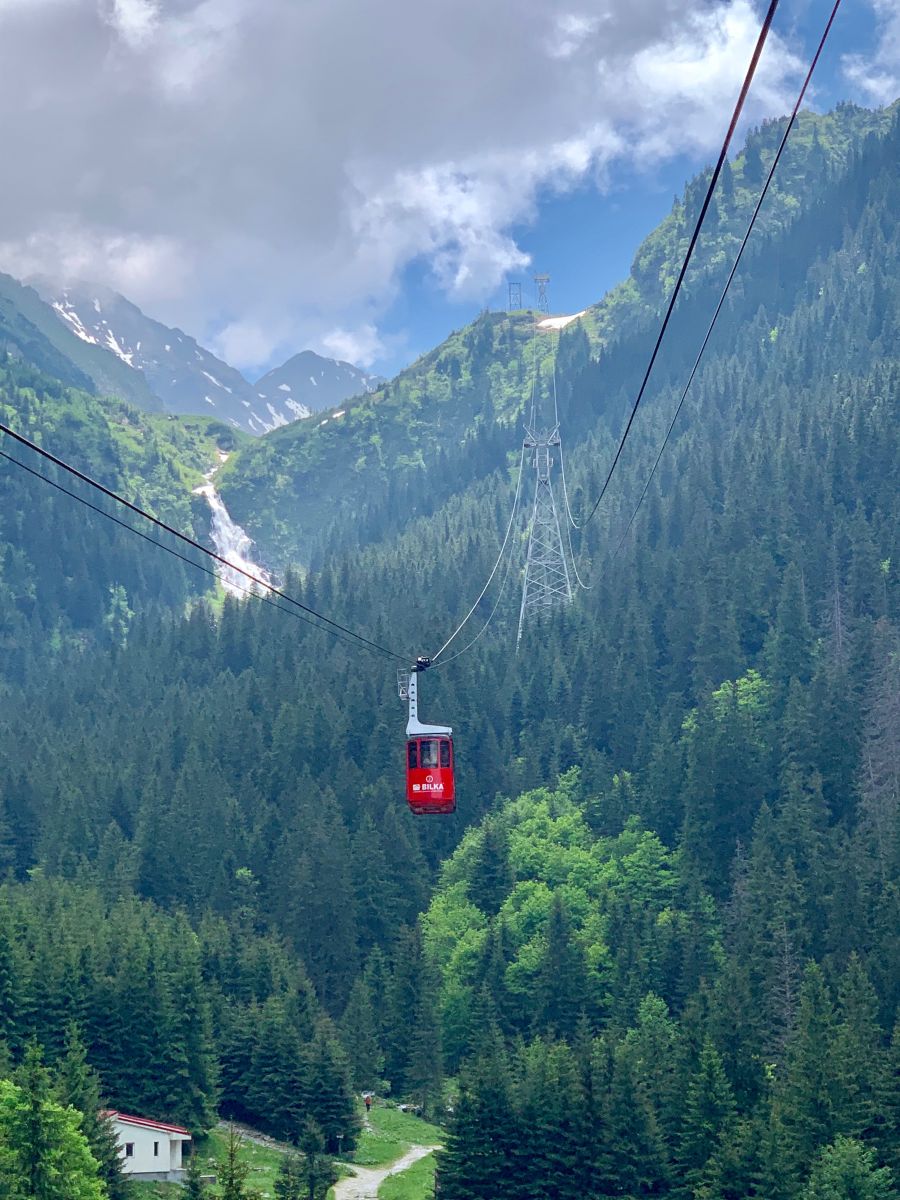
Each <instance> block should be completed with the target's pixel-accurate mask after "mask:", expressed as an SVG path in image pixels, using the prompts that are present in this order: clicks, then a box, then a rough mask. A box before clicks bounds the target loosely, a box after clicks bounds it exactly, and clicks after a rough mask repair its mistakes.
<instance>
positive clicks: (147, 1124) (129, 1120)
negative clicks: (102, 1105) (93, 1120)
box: [101, 1109, 191, 1138]
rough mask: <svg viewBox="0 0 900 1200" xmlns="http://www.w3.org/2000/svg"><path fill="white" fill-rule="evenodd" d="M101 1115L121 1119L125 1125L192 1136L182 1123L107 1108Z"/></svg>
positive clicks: (187, 1136) (116, 1119)
mask: <svg viewBox="0 0 900 1200" xmlns="http://www.w3.org/2000/svg"><path fill="white" fill-rule="evenodd" d="M101 1115H102V1116H104V1117H112V1118H113V1120H115V1121H121V1122H122V1123H123V1124H125V1125H139V1126H140V1127H141V1128H142V1129H161V1130H162V1132H163V1133H180V1134H182V1135H183V1136H184V1137H186V1138H189V1137H190V1136H191V1135H190V1133H189V1132H188V1130H187V1129H182V1127H181V1126H180V1125H169V1124H167V1123H166V1122H165V1121H151V1120H150V1119H149V1118H148V1117H130V1116H129V1115H128V1113H123V1112H116V1111H115V1109H107V1110H106V1111H105V1112H104V1113H102V1114H101Z"/></svg>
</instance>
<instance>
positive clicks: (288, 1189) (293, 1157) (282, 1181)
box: [275, 1154, 309, 1200]
mask: <svg viewBox="0 0 900 1200" xmlns="http://www.w3.org/2000/svg"><path fill="white" fill-rule="evenodd" d="M308 1186H309V1185H308V1181H307V1173H306V1171H305V1169H304V1166H303V1162H302V1160H301V1159H300V1156H299V1155H297V1154H286V1155H285V1156H284V1158H282V1160H281V1162H280V1164H279V1166H278V1174H277V1176H276V1177H275V1196H276V1200H306V1197H307V1192H308Z"/></svg>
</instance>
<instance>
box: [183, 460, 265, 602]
mask: <svg viewBox="0 0 900 1200" xmlns="http://www.w3.org/2000/svg"><path fill="white" fill-rule="evenodd" d="M227 458H228V455H227V454H225V453H224V452H223V451H221V450H220V451H219V463H218V465H217V466H215V467H213V469H212V470H211V471H208V472H207V473H206V474H205V475H204V476H203V478H204V479H205V480H206V483H204V484H203V485H202V486H201V487H197V488H194V495H195V496H203V498H204V499H205V500H206V502H207V504H208V505H209V508H210V512H211V513H212V520H211V522H210V528H209V534H210V537H211V538H212V543H213V545H214V546H215V548H216V553H217V554H220V555H221V556H222V558H227V559H228V561H229V562H231V563H234V565H235V566H236V567H240V568H241V569H242V570H244V571H249V572H250V574H251V575H255V576H256V577H257V579H261V580H263V582H264V583H271V582H272V576H271V575H270V574H269V572H268V571H267V570H266V569H265V567H261V566H260V565H259V563H256V562H254V561H253V559H252V558H251V557H250V552H251V550H252V549H253V541H252V539H251V538H250V537H249V536H248V535H247V533H246V531H245V530H244V529H242V528H241V526H240V525H238V524H237V523H236V522H235V521H233V520H232V519H231V515H230V513H229V512H228V509H227V508H226V507H225V504H224V503H223V501H222V497H221V496H220V495H219V493H218V492H217V491H216V488H215V484H214V483H213V478H214V476H215V474H216V472H217V471H218V469H219V466H221V465H222V463H224V462H225V461H226V460H227ZM216 570H217V572H218V575H219V578H220V579H221V581H222V586H223V587H224V588H225V590H226V592H230V593H231V595H232V596H246V595H247V594H248V589H250V588H252V587H253V584H252V583H251V581H250V580H249V579H247V578H246V576H244V575H241V574H240V573H239V572H238V571H229V569H228V568H227V567H223V566H222V565H221V564H219V566H218V567H217V568H216Z"/></svg>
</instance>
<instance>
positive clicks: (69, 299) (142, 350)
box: [30, 277, 380, 434]
mask: <svg viewBox="0 0 900 1200" xmlns="http://www.w3.org/2000/svg"><path fill="white" fill-rule="evenodd" d="M30 283H31V286H32V287H33V288H34V290H35V291H36V292H37V293H38V294H39V295H40V296H41V297H42V299H43V300H44V301H45V302H46V304H47V305H48V306H49V307H50V308H51V309H52V310H53V312H54V313H55V314H56V317H57V318H58V319H59V321H60V322H61V323H62V325H63V326H65V328H66V329H67V330H68V331H69V333H70V334H74V335H75V337H76V338H77V339H78V341H79V342H81V343H84V344H85V345H87V346H90V347H92V351H91V353H92V354H93V355H94V356H95V357H97V358H99V359H101V360H105V361H107V362H109V360H108V359H106V356H105V354H100V351H104V352H108V353H109V354H111V355H113V356H114V357H115V358H116V359H118V360H119V363H120V364H124V366H125V367H127V368H130V370H131V371H133V372H134V376H133V378H134V380H135V384H136V385H137V383H138V381H140V385H141V387H142V388H144V391H145V392H146V393H147V395H148V396H149V394H150V393H152V394H153V396H154V397H156V398H158V400H159V406H160V407H162V408H163V409H164V410H165V411H166V412H170V413H178V414H184V415H194V414H202V415H215V416H216V417H218V418H219V419H220V420H223V421H227V422H228V423H229V424H230V425H233V426H234V427H235V428H236V429H243V430H246V431H247V432H248V433H254V434H263V433H267V432H268V431H269V430H271V429H277V428H278V427H279V426H282V425H288V424H290V422H292V421H296V420H298V419H299V418H301V417H307V416H309V415H310V413H312V412H318V411H320V410H321V409H325V408H333V407H334V406H335V405H337V404H341V403H343V401H344V400H347V399H348V398H349V397H350V396H354V395H358V394H360V393H362V392H366V391H369V390H371V389H372V387H375V386H377V384H378V383H379V382H380V380H378V379H377V378H376V377H374V376H370V375H367V374H366V373H365V372H363V371H360V370H359V368H357V367H354V366H352V365H351V364H350V363H344V362H338V361H337V360H335V359H331V358H323V357H322V356H321V355H319V354H316V353H315V352H314V351H312V350H302V351H301V352H300V353H299V354H295V355H294V356H293V357H292V358H290V359H289V360H288V361H287V362H286V363H285V364H284V365H283V366H281V367H277V368H276V369H275V370H274V371H269V372H268V373H267V374H266V375H265V376H263V378H262V379H260V380H259V381H258V382H257V384H256V385H253V384H251V383H249V382H248V381H247V380H246V379H245V378H244V376H243V375H242V374H241V373H240V372H239V371H237V370H235V369H234V367H230V366H229V365H228V364H227V363H225V362H223V361H222V360H221V359H220V358H217V357H216V356H215V355H214V354H213V353H211V351H209V350H206V349H204V347H203V346H201V345H199V343H198V342H197V341H196V340H195V339H194V338H192V337H191V336H190V334H187V333H184V331H183V330H181V329H176V328H170V327H169V326H166V325H163V324H161V323H160V322H159V321H155V320H153V318H151V317H148V316H147V315H146V314H145V313H143V312H142V311H141V310H140V309H139V308H138V306H137V305H136V304H133V303H132V302H131V301H130V300H128V299H126V297H125V296H122V295H120V293H119V292H116V291H113V289H112V288H109V287H106V286H104V285H103V284H98V283H90V282H88V281H86V280H79V281H77V282H74V283H67V284H59V283H56V282H54V281H53V280H52V279H48V278H46V277H37V278H35V279H32V280H31V281H30ZM94 348H96V349H94ZM116 366H117V369H118V372H119V375H118V376H117V379H118V381H119V382H120V383H121V380H122V379H123V378H126V377H127V374H128V373H127V372H123V371H122V367H121V366H120V365H119V364H116ZM148 388H149V390H148ZM113 390H116V389H113ZM119 390H122V389H121V388H119ZM126 394H129V395H130V393H126ZM135 395H137V397H138V403H141V406H142V407H146V405H144V404H143V403H142V402H141V400H140V396H141V395H142V393H141V392H140V391H139V390H135ZM210 410H212V413H211V412H210Z"/></svg>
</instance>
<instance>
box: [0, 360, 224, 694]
mask: <svg viewBox="0 0 900 1200" xmlns="http://www.w3.org/2000/svg"><path fill="white" fill-rule="evenodd" d="M0 418H2V420H3V422H4V423H5V424H7V425H9V426H10V427H11V428H13V429H15V430H16V431H18V432H20V433H23V434H25V435H26V436H28V437H30V438H31V439H32V440H36V441H37V442H38V443H40V444H42V445H44V446H47V447H49V448H50V449H52V451H53V452H54V453H55V454H57V455H59V456H61V457H62V458H65V459H67V460H68V461H69V462H71V463H73V464H74V465H75V466H77V467H78V468H80V469H81V470H83V471H85V472H86V473H87V474H89V475H91V476H93V477H94V478H96V479H98V480H99V481H100V482H101V483H104V484H105V485H106V486H108V487H111V488H114V489H116V490H118V491H119V492H120V493H121V494H123V495H124V496H126V497H127V498H128V499H130V500H133V501H135V502H136V503H138V504H140V505H142V506H144V507H146V508H148V509H149V511H151V512H152V513H154V514H156V515H158V516H161V517H162V518H163V519H164V520H166V521H168V522H169V523H170V524H173V525H175V526H176V527H178V528H180V529H183V530H185V531H186V532H188V533H190V534H192V535H194V536H195V537H198V538H206V535H207V530H208V528H209V518H208V510H207V508H206V505H205V503H204V501H202V500H201V499H200V498H199V497H195V496H192V495H191V491H192V489H193V488H194V487H196V486H197V485H198V484H199V483H201V482H202V480H203V474H204V472H206V471H208V470H209V469H210V467H211V466H213V465H214V464H215V463H216V462H217V461H218V460H217V456H216V451H217V449H219V448H220V447H221V448H224V449H226V450H231V449H233V448H234V446H235V445H236V444H237V443H238V442H239V440H240V438H239V436H236V434H235V432H234V431H233V430H232V429H231V428H230V427H229V426H226V425H220V424H219V423H218V422H215V421H209V420H203V419H201V418H172V417H164V416H156V415H153V414H146V413H143V412H141V411H139V410H138V409H136V408H133V407H132V406H131V405H129V404H126V403H125V402H123V401H119V400H112V399H102V400H101V399H98V398H97V397H95V396H93V395H91V394H89V393H87V392H84V391H81V390H78V389H76V388H72V387H67V386H65V385H64V384H63V383H61V382H59V381H58V380H55V379H52V378H50V377H49V376H48V375H46V374H44V373H42V372H40V371H38V370H36V369H35V368H33V367H30V366H27V365H25V364H24V363H23V362H22V361H21V359H19V358H12V357H9V356H8V355H5V356H3V358H0ZM0 450H2V451H3V452H4V453H6V454H9V455H12V456H13V457H14V458H15V459H17V460H18V461H19V462H20V463H22V464H24V465H25V466H26V467H27V468H29V469H31V470H32V471H38V472H40V473H41V474H44V475H47V476H48V477H49V478H50V479H53V480H55V481H56V482H58V483H60V484H62V485H63V486H64V487H66V488H69V489H70V490H72V491H74V492H76V493H77V494H78V495H80V496H83V497H84V498H85V499H87V500H89V501H90V503H91V504H94V505H98V506H99V507H100V508H101V509H103V510H104V511H110V508H111V506H110V504H109V503H108V502H107V501H105V500H104V499H103V498H102V497H99V496H98V495H97V493H96V492H93V491H92V490H91V489H89V488H87V487H85V486H84V485H81V484H80V483H78V482H77V481H76V480H73V479H72V478H71V477H69V476H64V477H62V478H61V477H60V476H59V475H58V474H57V472H56V471H55V469H54V468H53V467H52V466H50V465H49V464H47V463H46V462H44V461H43V460H41V459H40V458H39V457H38V456H37V455H36V454H34V453H33V452H32V451H29V450H28V449H26V448H24V447H21V446H19V445H18V444H17V443H15V442H13V441H12V440H11V439H9V438H2V439H0ZM0 492H2V495H3V506H2V515H0V553H2V561H3V570H2V573H0V595H2V605H0V612H2V620H0V640H2V644H3V645H4V648H5V651H6V653H5V658H4V664H3V668H2V671H0V674H2V675H3V676H6V677H8V676H9V675H10V674H18V675H21V673H22V672H23V671H25V670H27V669H28V664H30V663H31V662H32V661H33V660H34V657H35V656H37V657H38V658H40V657H41V656H42V655H43V654H45V653H46V652H47V649H48V648H50V647H52V648H53V652H54V653H58V652H60V651H62V650H63V649H64V648H69V649H78V648H81V647H83V646H84V645H85V642H86V640H87V643H88V644H90V643H91V642H92V641H93V639H96V638H100V639H101V641H109V640H110V639H111V640H113V641H115V640H117V639H121V638H122V637H124V634H125V630H126V629H127V627H128V625H129V624H130V622H131V620H132V619H133V617H134V615H135V613H140V612H149V611H152V610H154V609H162V610H168V609H170V608H172V607H173V606H174V607H176V608H180V607H181V606H183V604H184V603H185V601H186V600H187V598H188V597H189V596H191V595H196V594H199V593H201V592H204V591H207V590H208V589H209V586H210V582H211V581H210V582H205V581H204V577H203V576H202V575H200V574H199V573H195V572H194V571H191V570H189V569H188V568H187V567H185V566H183V565H182V564H181V563H179V562H177V561H176V560H175V559H174V558H172V557H171V556H169V555H166V554H164V553H163V552H161V551H156V550H152V548H149V547H148V546H147V543H145V542H144V543H142V542H140V541H139V540H138V539H137V538H135V537H134V536H133V535H131V534H129V533H127V532H126V531H124V530H122V529H121V528H119V527H117V526H115V525H114V524H112V523H111V522H109V521H106V520H104V519H103V518H102V517H101V516H99V515H97V514H95V513H93V512H91V511H89V510H88V509H86V508H84V507H83V506H81V505H79V504H78V503H76V502H73V501H72V500H71V499H69V498H67V497H65V496H64V495H61V494H60V493H59V492H58V491H55V490H54V489H52V488H51V487H48V486H47V484H46V483H44V482H41V481H40V480H38V479H36V478H34V476H33V475H29V474H28V473H27V472H26V471H23V470H22V469H21V468H20V467H17V466H14V465H13V464H12V463H10V462H8V461H5V460H0ZM115 515H116V516H117V517H118V518H119V519H120V520H122V519H126V517H125V514H123V512H122V511H121V510H119V509H116V511H115ZM127 520H128V521H129V522H130V523H132V524H133V525H134V526H135V527H142V523H141V522H140V519H139V518H131V517H128V518H127ZM144 532H146V533H148V534H151V535H152V536H160V535H158V534H155V533H153V532H152V530H151V529H150V528H149V527H148V528H146V529H144ZM178 548H179V550H180V549H181V548H180V547H178ZM148 549H151V552H150V553H148V552H147V551H148Z"/></svg>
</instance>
